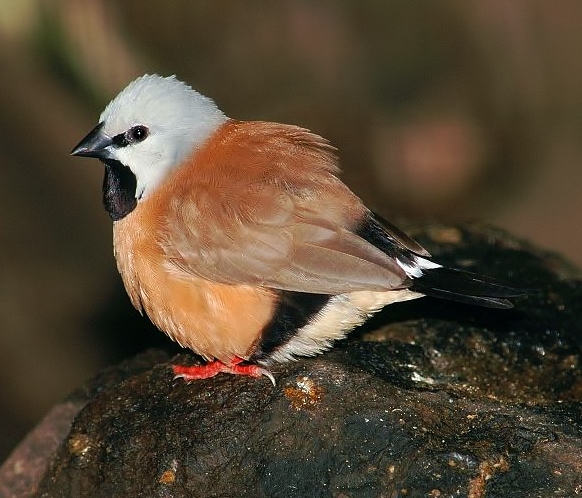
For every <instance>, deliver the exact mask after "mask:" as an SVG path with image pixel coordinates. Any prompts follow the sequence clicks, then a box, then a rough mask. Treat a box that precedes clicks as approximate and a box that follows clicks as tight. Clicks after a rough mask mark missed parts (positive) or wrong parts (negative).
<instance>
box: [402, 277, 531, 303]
mask: <svg viewBox="0 0 582 498" xmlns="http://www.w3.org/2000/svg"><path fill="white" fill-rule="evenodd" d="M422 272H423V274H422V276H420V277H418V278H413V281H412V286H411V287H410V290H413V291H416V292H421V293H422V294H426V295H427V296H434V297H440V298H443V299H449V300H451V301H457V302H460V303H468V304H477V305H479V306H486V307H488V308H513V304H512V303H511V301H509V299H508V298H510V297H517V296H521V295H523V294H524V291H522V290H519V289H514V288H512V287H508V286H506V285H504V284H503V283H501V282H499V281H497V280H495V279H493V278H489V277H483V276H482V275H477V274H475V273H470V272H466V271H463V270H454V269H452V268H445V267H439V268H427V269H423V271H422Z"/></svg>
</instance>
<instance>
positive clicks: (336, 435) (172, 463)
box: [0, 225, 582, 498]
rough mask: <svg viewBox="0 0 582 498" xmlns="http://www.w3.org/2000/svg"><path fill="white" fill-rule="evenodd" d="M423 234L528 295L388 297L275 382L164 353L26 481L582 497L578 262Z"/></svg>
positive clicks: (119, 376)
mask: <svg viewBox="0 0 582 498" xmlns="http://www.w3.org/2000/svg"><path fill="white" fill-rule="evenodd" d="M409 232H410V233H411V234H412V235H414V236H415V237H416V238H417V239H418V240H419V241H420V242H421V243H423V244H424V245H425V246H426V247H427V248H428V249H429V250H430V251H431V252H432V253H433V255H434V256H435V257H436V258H437V259H438V260H439V261H441V262H444V263H446V264H450V265H455V266H460V267H463V268H466V269H469V270H472V271H476V272H482V273H485V274H487V275H490V276H496V277H499V278H502V279H504V280H506V281H509V282H511V283H513V284H514V285H517V286H520V287H524V288H527V289H528V294H527V295H526V296H523V297H520V298H518V299H516V300H515V305H516V306H515V308H514V309H512V310H491V309H484V308H477V307H474V306H467V305H461V304H456V303H450V302H445V301H440V300H436V299H429V298H423V299H419V300H416V301H411V302H407V303H400V304H397V305H392V306H389V307H388V308H387V309H386V310H384V311H383V312H382V313H381V314H379V315H377V316H376V317H374V318H373V319H372V321H371V322H369V323H368V324H367V325H366V326H365V327H364V328H362V329H361V330H359V331H357V332H355V333H354V334H352V335H351V336H350V338H349V339H348V340H346V341H343V342H341V343H339V344H338V345H337V347H336V348H334V349H333V350H332V351H329V352H328V353H326V354H324V355H321V356H318V357H316V358H307V359H301V360H300V361H298V362H296V363H291V364H286V365H280V366H277V367H275V368H273V369H272V371H273V374H274V375H275V378H276V379H277V386H276V387H273V386H272V385H271V384H270V383H269V381H268V380H266V379H258V380H257V379H250V378H241V377H234V376H230V375H219V376H217V377H215V378H213V379H208V380H204V381H197V382H192V383H184V382H183V381H181V380H172V373H171V369H170V365H171V364H172V363H192V362H195V361H196V359H195V357H193V356H191V355H187V354H184V355H180V356H178V357H173V358H171V357H170V356H169V355H168V354H167V353H165V352H163V351H159V350H152V351H148V352H146V353H144V354H142V355H140V356H138V357H136V358H134V359H132V360H129V361H127V362H124V363H122V364H121V365H118V366H117V367H113V368H111V369H108V370H106V371H105V372H103V373H102V374H100V375H99V376H98V377H97V378H95V379H93V381H92V382H90V383H89V384H88V385H86V386H84V387H83V388H82V389H80V390H79V391H77V392H76V393H74V394H73V395H72V396H71V398H70V399H69V400H67V403H69V404H71V403H73V404H75V406H79V407H80V406H83V408H82V409H80V411H79V412H78V413H77V415H76V417H75V418H74V420H73V422H72V426H71V429H70V431H69V433H68V434H67V435H66V436H64V438H63V440H62V442H61V444H60V446H58V448H57V449H56V452H55V453H54V454H50V452H47V454H46V462H48V463H49V466H48V470H47V471H46V473H45V475H44V477H43V478H42V480H41V482H40V483H39V482H38V479H37V480H36V481H35V482H30V483H28V488H27V489H28V491H26V493H24V494H23V495H27V496H32V495H36V496H43V497H44V496H46V497H61V496H62V497H65V496H67V497H69V496H97V497H101V496H103V497H106V496H107V497H111V496H172V497H186V496H189V497H190V496H193V497H196V496H205V497H208V496H212V497H234V496H265V497H271V496H272V497H279V496H280V497H319V496H322V497H324V496H334V497H376V496H386V497H427V496H429V497H438V496H441V497H442V496H467V497H471V498H477V497H507V496H512V497H547V496H564V497H573V496H576V495H582V369H581V364H580V363H581V362H580V352H581V344H582V332H581V326H580V323H579V320H580V317H582V285H581V282H580V280H579V278H580V273H579V272H578V270H577V269H575V268H573V267H571V266H570V265H568V264H567V263H566V262H564V261H562V260H561V259H560V258H559V257H556V256H555V255H551V254H547V253H543V252H541V251H539V250H537V249H535V248H532V247H530V246H528V245H527V244H525V243H523V242H521V241H518V240H515V239H513V238H512V237H509V236H507V235H506V234H504V233H502V232H499V231H497V230H495V229H491V228H489V227H483V226H478V225H475V226H468V227H467V226H465V227H462V228H460V227H454V226H444V225H438V226H436V225H435V226H432V227H431V228H429V229H426V228H424V229H418V230H414V229H413V230H409ZM65 421H66V420H65ZM61 424H62V421H61ZM23 444H26V441H25V442H24V443H23ZM55 447H56V445H55ZM19 450H20V451H22V448H19V449H17V451H19ZM21 463H22V462H21ZM13 468H14V460H13V459H11V460H9V461H7V462H6V463H5V465H4V467H3V469H2V473H0V481H3V482H4V483H5V484H4V486H5V489H8V487H9V486H10V485H12V486H15V485H16V484H11V483H13V482H14V481H10V480H9V479H8V480H7V476H11V475H12V474H10V471H11V470H12V469H13ZM8 496H9V495H8Z"/></svg>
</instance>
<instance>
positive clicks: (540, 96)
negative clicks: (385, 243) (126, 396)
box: [0, 0, 582, 461]
mask: <svg viewBox="0 0 582 498" xmlns="http://www.w3.org/2000/svg"><path fill="white" fill-rule="evenodd" d="M580 26H582V3H580V2H579V1H578V0H441V1H439V2H434V1H433V0H417V1H415V2H410V1H406V0H367V1H366V2H357V1H346V0H343V1H342V0H333V1H332V0H321V1H319V2H313V1H308V0H287V1H284V2H267V1H260V0H258V1H254V2H240V1H235V0H221V1H220V2H202V1H198V2H192V1H191V0H176V1H174V2H170V3H167V2H154V1H148V0H139V1H138V0H125V1H124V2H117V1H115V0H52V1H51V0H0V67H1V68H2V75H1V76H0V91H1V93H0V95H1V97H0V212H1V213H2V214H1V217H0V354H1V359H0V461H1V460H3V459H4V457H5V456H6V455H7V454H8V452H9V451H10V449H11V448H12V447H13V446H14V445H15V444H16V443H17V442H18V441H19V440H20V439H21V438H22V437H23V435H24V434H25V432H26V431H27V430H29V429H30V427H31V426H33V425H34V424H35V423H36V422H37V421H38V420H39V419H40V418H41V417H42V416H43V415H44V414H45V413H46V412H47V410H49V409H50V407H51V406H52V405H53V404H54V403H56V402H57V401H58V400H59V399H61V398H62V397H63V396H65V395H66V394H67V393H69V392H70V391H71V390H72V389H74V388H75V387H76V386H79V385H80V384H82V383H83V382H84V381H85V380H86V379H88V378H90V377H91V376H92V375H94V374H95V373H96V372H97V371H98V370H99V369H101V368H103V367H104V366H106V365H110V364H112V363H115V362H117V361H119V360H120V359H122V358H124V357H127V356H128V355H131V354H134V353H135V352H137V351H140V350H142V349H144V348H146V347H148V346H151V345H152V344H167V341H166V339H165V338H164V336H163V335H162V334H159V333H157V332H154V331H152V330H151V328H150V327H149V326H148V324H147V322H146V321H145V320H142V319H140V318H139V316H138V315H137V313H136V312H134V311H133V310H132V308H131V306H130V304H129V300H128V299H127V297H126V296H125V293H124V291H123V289H122V287H121V282H120V279H119V277H118V275H117V272H116V269H115V264H114V260H113V256H112V250H111V222H110V220H109V219H108V217H107V215H106V213H105V212H104V210H103V208H102V205H101V178H102V173H103V172H102V169H101V167H100V165H99V164H98V163H97V162H96V161H88V160H83V159H78V158H71V157H69V151H70V150H71V148H72V147H73V146H74V145H75V144H76V143H77V142H78V141H79V140H80V139H81V138H82V137H83V136H84V135H85V134H86V133H87V132H88V131H89V130H90V129H91V128H92V127H93V126H94V124H96V123H97V118H98V116H99V113H100V112H101V110H102V108H103V107H104V105H105V104H106V103H107V102H108V101H109V100H110V99H111V98H112V97H113V96H114V95H115V94H116V93H117V92H118V91H119V90H120V89H121V88H122V87H124V86H125V85H126V84H127V83H128V82H129V81H130V80H131V79H133V78H134V77H136V76H138V75H141V74H143V73H145V72H157V73H160V74H163V75H167V74H177V75H178V77H179V78H180V79H183V80H186V81H187V82H189V83H190V84H192V86H193V87H194V88H196V89H198V90H199V91H201V92H202V93H204V94H206V95H208V96H211V97H212V98H214V99H215V100H216V101H217V103H218V104H219V106H220V107H221V109H223V110H224V111H225V112H226V113H227V114H228V115H229V116H231V117H235V118H239V119H264V120H273V121H282V122H288V123H295V124H299V125H302V126H305V127H307V128H310V129H312V130H314V131H315V132H317V133H319V134H321V135H323V136H325V137H327V138H329V139H330V140H331V141H332V142H333V143H334V144H335V145H336V146H337V147H338V148H339V154H340V156H341V158H342V168H343V170H344V177H343V178H344V180H345V181H346V182H347V183H348V184H349V185H350V186H351V187H352V188H353V189H354V190H355V191H356V192H357V193H359V194H360V196H361V197H362V198H363V199H364V200H365V201H366V202H367V203H368V204H369V205H371V206H373V207H374V208H375V209H377V210H378V211H379V212H381V213H383V214H384V215H386V216H388V217H389V218H391V219H400V218H402V217H405V218H408V219H414V220H426V221H430V220H474V219H479V220H482V221H485V222H488V223H494V224H497V225H500V226H501V227H503V228H506V229H507V230H509V231H511V232H512V233H514V234H516V235H518V236H522V237H525V238H527V239H529V240H531V241H532V242H535V243H537V244H539V245H540V246H542V247H545V248H548V249H551V250H555V251H558V252H560V253H561V254H563V255H565V256H566V257H568V258H570V259H571V260H572V261H574V262H575V263H577V264H582V232H581V231H580V230H579V229H578V226H579V224H580V220H579V218H578V216H580V215H581V214H582V198H581V196H580V195H579V193H580V191H581V190H582V168H581V167H580V156H581V153H582V140H581V137H582V112H581V111H582V91H581V89H582V49H581V47H582V30H581V29H580Z"/></svg>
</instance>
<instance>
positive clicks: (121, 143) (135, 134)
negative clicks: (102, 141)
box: [111, 125, 149, 147]
mask: <svg viewBox="0 0 582 498" xmlns="http://www.w3.org/2000/svg"><path fill="white" fill-rule="evenodd" d="M148 134H149V130H148V129H147V127H145V126H143V125H136V126H133V127H131V128H130V129H129V130H127V131H126V132H124V133H120V134H119V135H115V136H114V137H113V138H112V139H111V141H112V142H113V145H115V146H116V147H127V146H128V145H131V144H135V143H138V142H141V141H142V140H145V139H146V138H147V136H148Z"/></svg>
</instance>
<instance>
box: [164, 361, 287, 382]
mask: <svg viewBox="0 0 582 498" xmlns="http://www.w3.org/2000/svg"><path fill="white" fill-rule="evenodd" d="M242 362H243V359H242V358H239V357H238V356H235V357H234V358H233V359H232V360H231V362H230V363H228V364H226V363H223V362H222V361H220V360H214V361H211V362H209V363H206V364H204V365H194V366H189V367H187V366H184V365H173V366H172V369H173V371H174V378H175V379H178V378H180V379H184V380H185V381H190V380H198V379H208V378H209V377H214V376H215V375H218V374H219V373H229V374H234V375H247V376H249V377H261V376H262V375H264V376H265V377H267V378H268V379H269V380H270V381H271V382H272V383H273V385H275V377H273V374H272V373H271V372H269V371H268V370H267V369H265V368H262V367H260V366H258V365H241V363H242Z"/></svg>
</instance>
